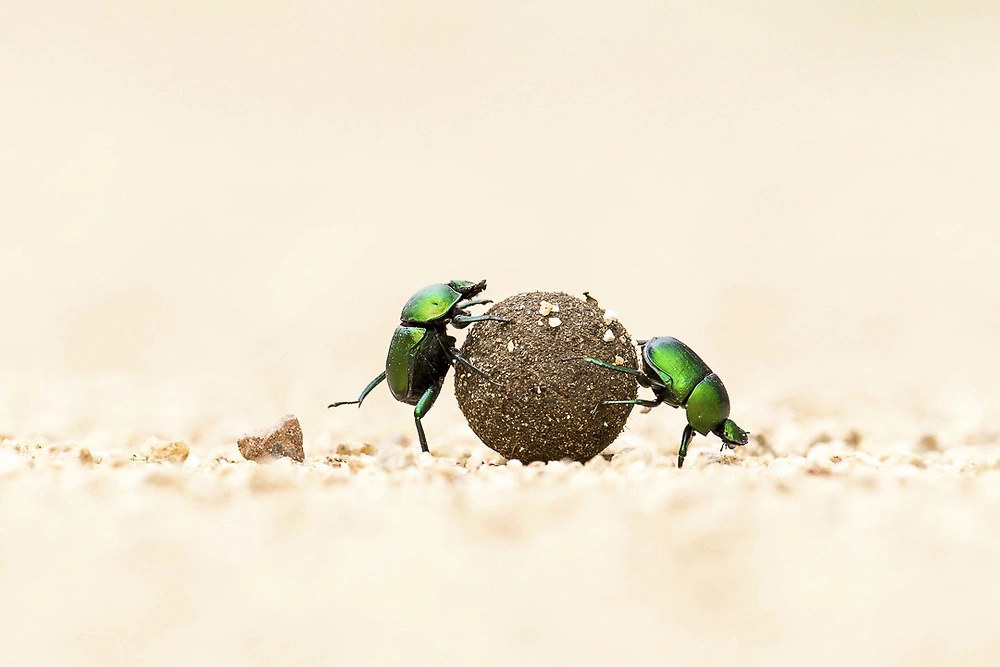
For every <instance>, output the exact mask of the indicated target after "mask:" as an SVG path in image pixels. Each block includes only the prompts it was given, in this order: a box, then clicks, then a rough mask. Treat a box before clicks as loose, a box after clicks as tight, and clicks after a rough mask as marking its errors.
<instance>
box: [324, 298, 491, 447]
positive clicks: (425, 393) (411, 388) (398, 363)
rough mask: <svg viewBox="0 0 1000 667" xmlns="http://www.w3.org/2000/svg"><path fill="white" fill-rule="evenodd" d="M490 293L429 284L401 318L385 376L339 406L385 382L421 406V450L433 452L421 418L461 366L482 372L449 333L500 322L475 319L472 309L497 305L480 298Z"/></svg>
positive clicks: (418, 408)
mask: <svg viewBox="0 0 1000 667" xmlns="http://www.w3.org/2000/svg"><path fill="white" fill-rule="evenodd" d="M484 289H486V281H485V280H481V281H479V282H478V283H473V282H470V281H468V280H453V281H451V282H449V283H439V284H435V285H428V286H427V287H424V288H423V289H421V290H419V291H418V292H417V293H416V294H414V295H413V296H411V297H410V298H409V300H408V301H407V302H406V304H405V305H404V306H403V310H402V312H401V313H400V316H399V321H400V324H399V326H398V327H396V331H395V332H394V333H393V334H392V340H391V341H389V353H388V355H386V360H385V372H383V373H380V374H379V376H378V377H376V378H375V379H374V380H372V381H371V382H369V383H368V386H367V387H365V388H364V390H362V392H361V396H359V397H358V400H356V401H340V402H338V403H332V404H331V405H330V406H329V407H331V408H335V407H337V406H339V405H355V404H356V405H358V407H360V406H361V403H362V402H363V401H364V400H365V397H366V396H367V395H368V394H369V393H371V391H372V390H373V389H374V388H375V387H377V386H378V385H379V384H380V383H381V382H382V381H383V380H386V379H387V380H388V381H389V390H390V391H391V392H392V395H393V397H394V398H395V399H396V400H397V401H399V402H401V403H406V404H407V405H414V406H416V407H415V408H414V410H413V420H414V422H415V423H416V425H417V437H418V438H419V439H420V449H422V450H423V451H425V452H426V451H428V448H427V437H426V436H425V435H424V427H423V426H422V425H421V423H420V419H421V418H422V417H423V416H424V415H426V414H427V412H428V410H430V409H431V406H433V405H434V401H435V400H437V397H438V395H439V394H440V393H441V386H442V385H443V384H444V378H445V376H446V375H448V369H449V368H451V366H452V365H454V364H456V363H459V364H462V365H464V366H467V367H468V368H470V369H472V370H473V371H476V372H477V373H482V371H480V370H479V369H478V368H476V367H475V366H473V365H472V364H470V363H469V362H468V361H467V360H466V359H465V357H463V356H462V355H461V354H459V352H458V350H457V349H456V348H455V339H454V338H452V337H451V336H449V335H448V334H447V331H446V329H447V326H448V325H449V324H451V325H452V326H454V327H456V328H458V329H462V328H464V327H467V326H469V325H470V324H472V323H474V322H481V321H482V320H496V321H500V322H505V321H506V320H502V319H500V318H498V317H491V316H489V315H471V314H470V313H469V312H468V311H467V310H465V309H466V308H468V307H469V306H478V305H482V304H487V303H492V301H490V300H488V299H475V298H474V297H475V296H476V295H478V294H479V293H480V292H482V291H483V290H484Z"/></svg>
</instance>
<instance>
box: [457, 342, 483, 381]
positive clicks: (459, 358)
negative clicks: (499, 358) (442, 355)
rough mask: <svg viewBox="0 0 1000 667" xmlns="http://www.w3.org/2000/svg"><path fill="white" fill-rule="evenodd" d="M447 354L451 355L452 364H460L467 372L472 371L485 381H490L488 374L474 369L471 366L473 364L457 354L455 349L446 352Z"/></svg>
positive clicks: (460, 354)
mask: <svg viewBox="0 0 1000 667" xmlns="http://www.w3.org/2000/svg"><path fill="white" fill-rule="evenodd" d="M448 354H449V355H451V359H452V361H453V362H455V363H459V364H462V365H463V366H465V367H466V368H468V369H469V370H471V371H474V372H476V373H479V374H480V375H482V376H483V377H484V378H486V379H487V380H489V379H490V376H489V374H488V373H487V372H486V371H484V370H482V369H481V368H476V367H475V366H474V365H473V363H472V362H471V361H469V360H468V359H466V358H465V357H463V356H462V353H461V352H459V351H458V350H456V349H451V350H448Z"/></svg>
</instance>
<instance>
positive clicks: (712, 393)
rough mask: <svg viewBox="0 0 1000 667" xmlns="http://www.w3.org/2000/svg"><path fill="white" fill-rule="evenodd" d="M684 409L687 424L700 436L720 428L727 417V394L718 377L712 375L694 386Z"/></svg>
mask: <svg viewBox="0 0 1000 667" xmlns="http://www.w3.org/2000/svg"><path fill="white" fill-rule="evenodd" d="M686 409H687V420H688V424H691V428H693V429H694V430H696V431H698V433H701V434H702V435H708V434H709V433H711V432H712V431H714V430H715V429H717V428H719V427H720V426H722V424H723V422H725V421H726V419H727V418H728V417H729V392H727V391H726V387H725V385H723V384H722V380H720V379H719V376H718V375H716V374H715V373H712V374H710V375H709V376H708V377H706V378H705V379H704V380H702V381H701V382H699V383H698V384H697V385H696V386H695V388H694V391H692V392H691V395H690V396H688V399H687V406H686ZM734 426H735V424H734Z"/></svg>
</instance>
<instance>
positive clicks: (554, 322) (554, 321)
mask: <svg viewBox="0 0 1000 667" xmlns="http://www.w3.org/2000/svg"><path fill="white" fill-rule="evenodd" d="M560 324H562V320H560V319H559V318H558V317H550V318H549V326H550V327H557V326H559V325H560Z"/></svg>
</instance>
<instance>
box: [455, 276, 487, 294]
mask: <svg viewBox="0 0 1000 667" xmlns="http://www.w3.org/2000/svg"><path fill="white" fill-rule="evenodd" d="M448 287H450V288H452V289H453V290H455V291H456V292H458V293H459V294H461V295H462V296H464V297H465V298H467V299H468V298H470V297H474V296H476V295H477V294H479V293H480V292H482V291H483V290H484V289H486V281H485V280H480V281H479V282H478V283H474V282H472V281H470V280H452V281H451V282H449V283H448Z"/></svg>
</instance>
